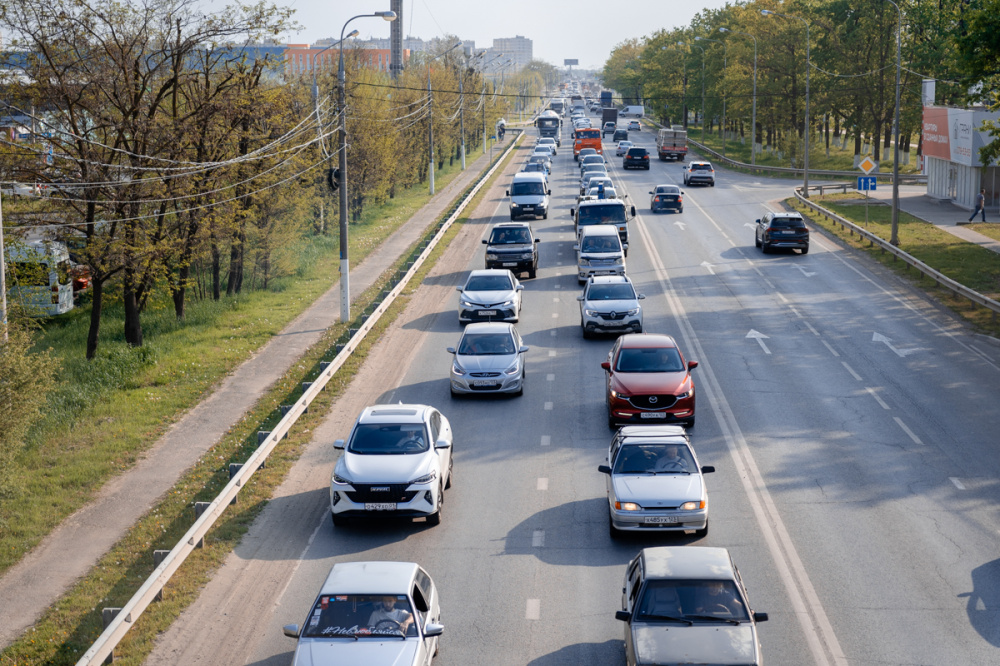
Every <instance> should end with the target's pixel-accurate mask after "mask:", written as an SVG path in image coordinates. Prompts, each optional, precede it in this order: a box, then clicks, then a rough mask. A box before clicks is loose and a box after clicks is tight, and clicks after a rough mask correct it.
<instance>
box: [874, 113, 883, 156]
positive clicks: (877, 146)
mask: <svg viewBox="0 0 1000 666" xmlns="http://www.w3.org/2000/svg"><path fill="white" fill-rule="evenodd" d="M881 136H882V119H881V118H875V131H874V132H872V159H873V160H875V163H876V164H877V163H879V162H880V161H881V160H882V144H881V143H880V142H879V138H880V137H881Z"/></svg>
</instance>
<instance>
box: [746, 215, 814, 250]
mask: <svg viewBox="0 0 1000 666" xmlns="http://www.w3.org/2000/svg"><path fill="white" fill-rule="evenodd" d="M754 245H756V246H757V247H759V248H760V249H761V251H763V252H764V254H767V253H768V252H770V251H771V250H774V249H777V248H788V249H798V250H801V251H802V254H806V253H808V252H809V229H808V228H807V227H806V223H805V221H804V220H803V219H802V216H801V215H799V214H798V213H767V214H765V215H764V217H762V218H760V219H759V220H757V227H756V229H755V230H754Z"/></svg>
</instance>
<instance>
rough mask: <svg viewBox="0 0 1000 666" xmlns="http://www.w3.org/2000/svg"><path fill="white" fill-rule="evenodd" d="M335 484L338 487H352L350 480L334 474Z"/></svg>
mask: <svg viewBox="0 0 1000 666" xmlns="http://www.w3.org/2000/svg"><path fill="white" fill-rule="evenodd" d="M333 482H334V483H335V484H336V485H338V486H349V485H351V481H350V479H345V478H344V477H342V476H340V475H339V474H334V475H333Z"/></svg>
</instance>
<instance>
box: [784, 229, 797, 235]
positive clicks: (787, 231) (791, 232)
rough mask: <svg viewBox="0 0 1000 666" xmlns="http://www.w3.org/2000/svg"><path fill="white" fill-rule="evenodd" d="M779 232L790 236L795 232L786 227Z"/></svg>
mask: <svg viewBox="0 0 1000 666" xmlns="http://www.w3.org/2000/svg"><path fill="white" fill-rule="evenodd" d="M781 233H782V234H784V235H786V236H791V235H792V234H794V233H795V232H794V231H791V230H788V229H782V231H781Z"/></svg>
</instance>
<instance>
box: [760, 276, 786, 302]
mask: <svg viewBox="0 0 1000 666" xmlns="http://www.w3.org/2000/svg"><path fill="white" fill-rule="evenodd" d="M764 284H766V285H767V288H768V289H770V290H771V291H777V290H778V288H777V287H775V286H774V283H773V282H771V281H770V280H764ZM778 296H781V294H778ZM782 298H784V296H782Z"/></svg>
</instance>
